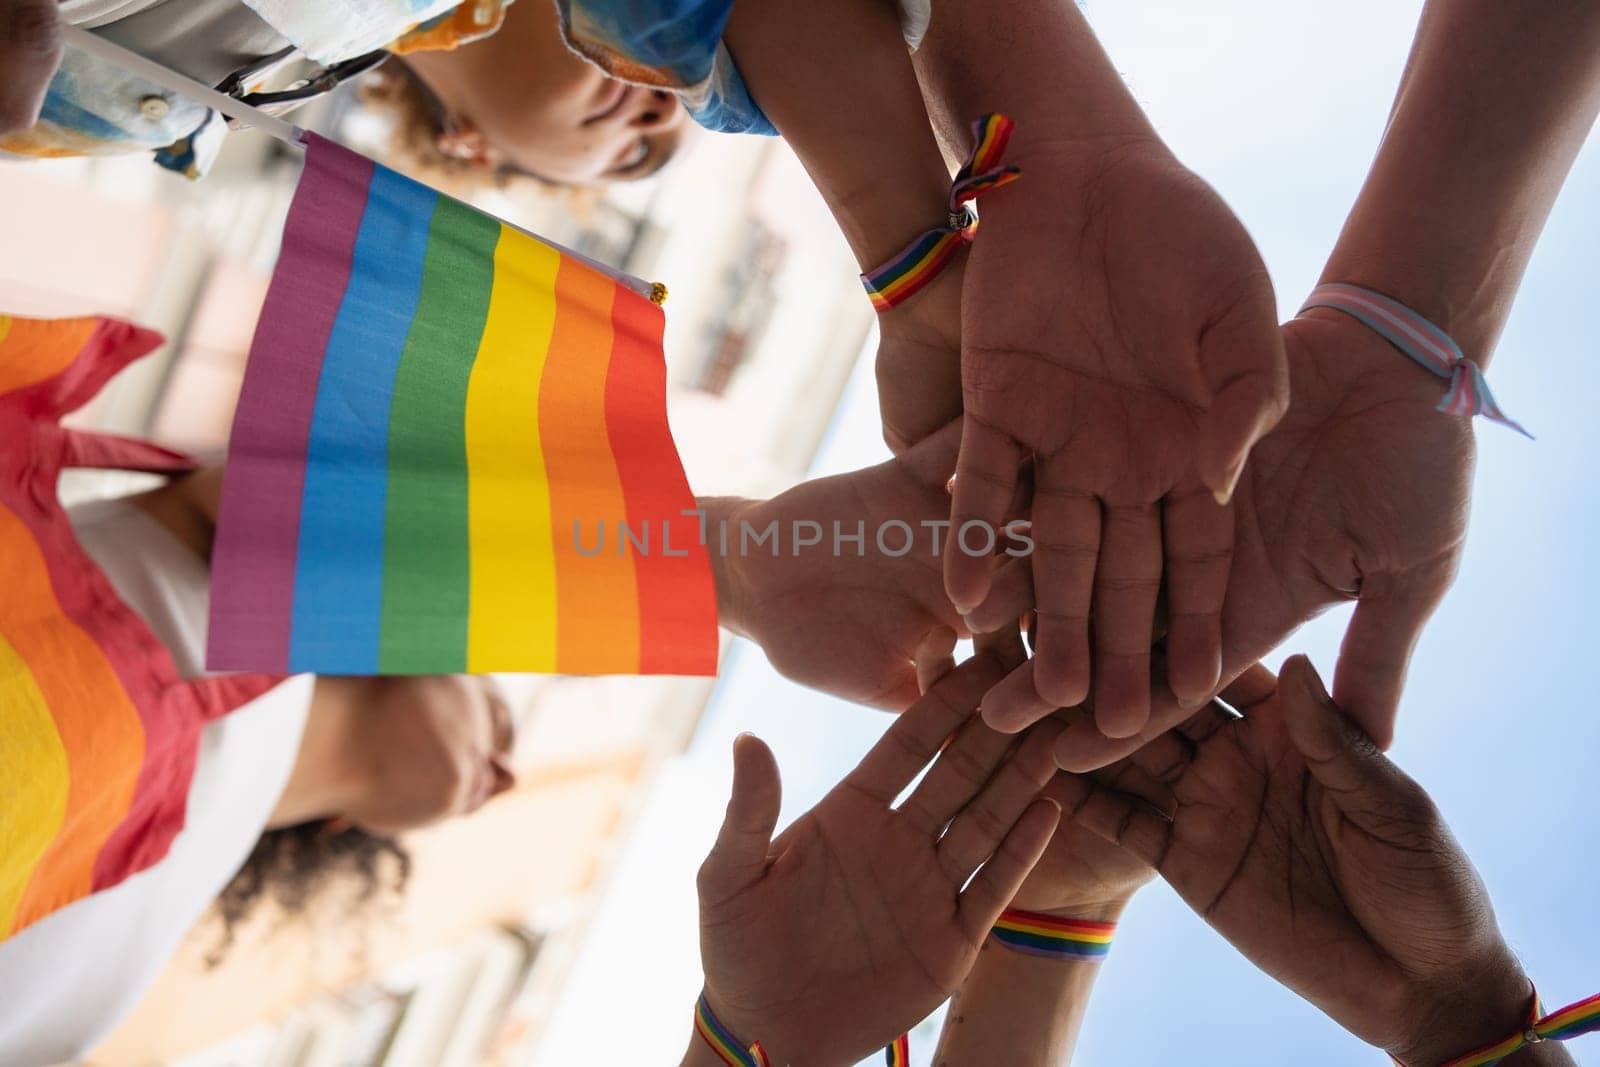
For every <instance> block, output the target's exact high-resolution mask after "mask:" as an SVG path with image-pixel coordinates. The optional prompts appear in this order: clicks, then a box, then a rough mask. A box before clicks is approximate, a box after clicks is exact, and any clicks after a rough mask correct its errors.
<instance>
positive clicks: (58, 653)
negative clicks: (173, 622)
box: [0, 507, 147, 933]
mask: <svg viewBox="0 0 1600 1067" xmlns="http://www.w3.org/2000/svg"><path fill="white" fill-rule="evenodd" d="M0 558H3V559H4V560H5V561H6V595H5V597H4V598H0V634H3V635H4V636H5V638H6V641H7V643H8V645H10V647H11V648H12V649H14V651H15V652H16V654H17V656H18V657H19V658H20V659H21V661H22V662H23V663H26V664H27V665H28V669H29V671H30V673H31V674H32V677H33V678H34V679H35V682H36V684H37V691H38V692H39V694H40V696H41V698H42V699H43V700H44V702H45V705H46V706H47V707H48V708H49V710H50V713H51V716H52V718H53V720H54V732H55V734H56V736H57V743H58V744H59V745H60V747H61V751H62V753H63V755H64V757H65V764H64V766H63V767H62V768H61V769H62V770H63V771H65V772H67V773H68V774H69V775H70V783H69V785H68V789H67V792H66V796H65V807H64V808H63V810H62V814H61V816H60V817H59V818H58V819H57V820H56V822H55V823H53V824H51V825H49V827H48V829H49V832H50V837H51V840H50V842H49V844H48V846H47V847H46V848H45V850H44V851H43V852H42V853H41V854H39V855H38V857H37V858H36V859H35V860H34V861H33V862H31V863H29V864H28V868H29V870H28V871H27V872H24V875H25V876H26V877H27V881H26V882H24V883H22V885H23V886H24V887H25V888H22V889H21V891H20V895H19V896H18V897H17V898H16V903H15V906H14V909H13V911H12V913H11V914H10V915H9V916H5V915H0V918H9V919H10V922H0V933H5V932H7V931H9V930H13V929H19V928H21V927H22V926H25V925H27V924H28V923H29V922H32V921H33V920H34V919H36V918H38V917H40V916H41V915H45V914H48V913H49V912H52V911H54V910H56V909H57V908H59V907H61V906H62V905H63V904H65V903H67V902H68V901H71V900H75V899H77V898H78V897H81V896H84V895H86V894H88V893H89V892H90V891H91V890H92V889H93V888H94V887H95V884H96V881H97V879H96V871H95V866H96V861H97V860H98V858H99V856H100V852H101V850H102V848H103V847H104V846H105V844H106V842H107V840H108V839H109V838H110V837H111V835H112V833H113V832H114V831H115V830H116V828H117V825H118V823H120V822H121V821H122V819H123V818H124V817H125V816H126V815H127V813H128V810H129V807H130V805H131V803H132V801H133V797H134V790H135V785H136V784H137V781H138V775H139V772H140V769H141V767H142V765H143V762H144V755H145V731H146V726H145V723H144V722H143V720H142V719H141V717H140V712H139V709H138V708H136V707H135V706H134V704H133V702H132V701H131V700H130V699H129V695H128V691H127V690H126V689H125V688H124V686H125V684H126V682H127V680H128V678H129V676H132V677H139V676H140V675H141V674H145V673H147V672H140V671H139V670H137V668H136V667H134V666H132V665H126V664H125V665H123V670H121V671H119V670H117V669H116V667H114V666H113V664H112V663H111V661H110V660H109V659H108V656H107V652H106V650H105V649H103V648H102V647H101V646H99V645H97V644H96V642H95V639H94V638H93V637H91V636H90V634H89V633H87V632H86V631H85V630H84V629H83V625H82V623H83V621H84V620H82V619H81V618H74V617H72V616H73V614H76V613H69V611H68V610H66V609H65V608H64V607H63V605H62V604H61V601H60V599H59V597H58V596H57V593H56V589H55V585H56V583H55V582H53V581H52V575H51V570H50V564H49V561H48V560H46V558H45V556H44V553H43V551H42V549H41V546H40V541H39V538H38V536H37V534H36V531H35V530H34V529H33V528H32V527H31V526H30V524H29V523H28V522H27V521H26V520H25V519H24V518H22V517H21V516H19V515H17V514H15V513H13V512H12V511H11V510H10V509H9V508H4V507H0ZM41 618H50V619H53V622H54V625H51V626H49V627H48V628H46V627H41V626H39V625H38V620H39V619H41ZM6 706H7V707H8V708H9V704H8V705H6ZM7 780H9V781H17V780H19V779H7ZM52 792H53V790H52ZM32 814H33V815H34V816H37V814H38V813H37V812H33V813H32ZM28 817H29V813H27V812H14V813H13V812H7V813H5V814H4V817H3V818H0V821H10V820H11V819H13V818H24V819H25V818H28ZM10 836H11V835H10V834H8V833H0V839H3V838H7V837H10ZM5 895H7V891H6V890H5V889H4V888H3V887H0V897H3V896H5Z"/></svg>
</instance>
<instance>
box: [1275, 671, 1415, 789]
mask: <svg viewBox="0 0 1600 1067" xmlns="http://www.w3.org/2000/svg"><path fill="white" fill-rule="evenodd" d="M1278 700H1279V706H1280V708H1281V709H1282V714H1283V722H1284V727H1285V729H1287V730H1288V733H1289V740H1290V742H1292V743H1293V744H1294V747H1295V750H1296V751H1298V752H1299V753H1300V755H1301V756H1302V757H1303V758H1304V759H1305V761H1306V766H1307V767H1308V768H1310V771H1311V776H1312V777H1313V778H1315V779H1316V780H1317V781H1318V782H1319V783H1321V784H1322V787H1323V788H1324V789H1326V790H1327V791H1328V792H1329V794H1331V795H1332V796H1333V797H1334V799H1335V802H1336V803H1337V804H1338V805H1339V807H1340V808H1341V809H1343V810H1344V811H1345V812H1347V813H1348V814H1350V815H1352V816H1359V815H1361V814H1364V813H1369V812H1377V811H1379V810H1381V809H1383V808H1385V807H1386V806H1387V805H1388V803H1389V802H1390V801H1391V800H1393V799H1394V797H1395V786H1396V784H1397V782H1396V776H1397V775H1398V774H1399V771H1398V769H1397V768H1396V767H1395V765H1394V764H1393V763H1390V762H1389V759H1388V757H1387V756H1385V755H1384V754H1383V753H1382V752H1380V751H1379V750H1378V746H1377V745H1375V744H1373V743H1372V739H1371V738H1370V737H1368V736H1367V735H1366V734H1365V733H1363V732H1362V730H1361V727H1359V726H1357V725H1356V724H1355V722H1354V721H1353V720H1352V719H1350V718H1348V717H1347V716H1346V715H1345V714H1344V712H1342V711H1340V710H1339V707H1338V705H1336V704H1335V703H1334V702H1333V698H1332V697H1330V696H1329V695H1328V691H1327V690H1326V689H1324V688H1323V685H1322V679H1321V678H1319V677H1317V670H1316V668H1315V667H1313V666H1312V665H1311V661H1310V660H1309V659H1307V658H1306V657H1305V656H1294V657H1292V658H1290V659H1289V660H1288V662H1286V663H1285V664H1284V665H1283V671H1282V673H1281V674H1280V675H1279V678H1278Z"/></svg>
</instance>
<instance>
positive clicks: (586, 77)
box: [406, 0, 686, 185]
mask: <svg viewBox="0 0 1600 1067" xmlns="http://www.w3.org/2000/svg"><path fill="white" fill-rule="evenodd" d="M406 61H407V62H408V63H409V64H410V65H411V68H412V70H413V71H414V72H415V73H416V75H417V76H418V77H419V78H421V79H422V81H423V82H424V83H426V84H427V86H428V87H429V88H430V89H431V90H432V91H433V93H434V94H435V95H436V96H437V97H438V98H439V100H440V103H441V104H442V105H443V106H444V109H445V111H446V112H447V113H448V114H449V116H450V127H451V128H450V129H447V130H446V131H445V132H444V133H442V134H441V135H440V143H439V147H440V150H441V151H442V152H444V153H445V154H447V155H452V156H455V157H457V158H462V159H468V160H477V161H479V162H481V163H482V164H483V165H484V166H486V167H491V168H497V169H498V168H501V167H511V168H515V169H517V170H521V171H525V172H527V173H529V174H533V175H535V176H537V177H541V178H545V179H548V180H550V181H553V182H559V183H562V184H573V185H583V184H589V183H593V182H598V181H608V180H609V181H626V180H628V179H630V178H641V177H644V176H645V175H647V174H650V173H652V172H653V171H654V170H656V169H657V168H658V167H660V166H661V164H662V163H664V162H665V161H666V159H667V158H668V157H669V156H671V155H672V153H673V151H674V150H675V149H676V148H677V145H678V141H679V139H680V137H681V136H682V128H683V125H684V121H685V117H686V116H685V113H684V110H683V105H682V104H680V103H679V102H678V99H677V97H676V96H674V95H673V94H671V93H667V92H662V91H660V90H652V89H646V88H642V87H640V86H636V85H628V84H626V83H624V82H620V81H617V80H616V79H614V78H610V77H607V76H606V75H605V74H604V73H603V72H601V70H600V69H599V68H598V67H595V66H594V65H593V64H590V63H587V62H585V61H584V60H582V59H580V58H579V57H578V56H576V55H574V54H573V53H572V52H570V51H569V50H568V49H567V47H566V45H565V44H564V43H563V42H562V40H561V30H560V26H559V23H558V22H557V16H556V11H555V5H554V4H552V3H550V2H549V0H523V2H521V3H514V4H512V5H510V7H509V8H507V9H506V19H505V24H504V25H502V26H501V28H500V30H499V32H497V33H495V34H494V35H493V36H491V37H486V38H484V39H483V40H481V41H475V42H473V43H472V44H468V45H465V46H463V47H461V48H458V49H456V50H455V51H453V52H419V53H416V54H414V55H411V56H408V57H407V59H406Z"/></svg>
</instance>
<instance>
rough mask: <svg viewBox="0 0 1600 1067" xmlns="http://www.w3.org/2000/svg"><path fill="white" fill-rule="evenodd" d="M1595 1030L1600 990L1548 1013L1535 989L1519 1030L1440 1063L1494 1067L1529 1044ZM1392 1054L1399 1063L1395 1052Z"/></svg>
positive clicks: (1449, 1066) (1599, 1012)
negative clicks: (1530, 1004)
mask: <svg viewBox="0 0 1600 1067" xmlns="http://www.w3.org/2000/svg"><path fill="white" fill-rule="evenodd" d="M1596 1031H1600V993H1596V994H1595V995H1594V996H1592V997H1587V998H1585V999H1583V1000H1580V1001H1578V1002H1577V1003H1576V1004H1568V1005H1567V1006H1566V1007H1564V1008H1560V1009H1558V1010H1556V1011H1553V1012H1551V1013H1550V1014H1549V1015H1546V1014H1544V1006H1543V1005H1542V1004H1540V1003H1539V991H1538V990H1537V989H1535V990H1534V991H1533V1006H1532V1007H1531V1008H1530V1009H1529V1010H1528V1023H1527V1025H1526V1026H1524V1027H1523V1028H1522V1029H1521V1030H1520V1031H1518V1032H1517V1033H1515V1034H1512V1035H1511V1036H1509V1037H1507V1038H1505V1039H1504V1040H1501V1041H1496V1042H1495V1043H1494V1044H1492V1045H1485V1046H1484V1047H1483V1048H1480V1049H1475V1050H1474V1051H1472V1052H1468V1053H1467V1054H1466V1055H1464V1056H1457V1057H1456V1058H1455V1059H1453V1060H1447V1061H1446V1062H1445V1063H1443V1064H1442V1065H1441V1067H1492V1065H1493V1064H1496V1063H1499V1062H1500V1061H1501V1060H1503V1059H1505V1058H1506V1057H1507V1056H1509V1055H1511V1054H1512V1053H1513V1052H1516V1051H1517V1050H1518V1049H1521V1048H1524V1047H1526V1046H1528V1045H1537V1044H1539V1043H1540V1042H1542V1041H1567V1040H1570V1039H1571V1038H1574V1037H1578V1036H1580V1035H1582V1034H1592V1033H1595V1032H1596ZM1389 1058H1390V1059H1392V1060H1394V1062H1395V1063H1396V1064H1400V1061H1399V1060H1397V1059H1394V1057H1393V1056H1391V1057H1389ZM1400 1067H1404V1065H1400Z"/></svg>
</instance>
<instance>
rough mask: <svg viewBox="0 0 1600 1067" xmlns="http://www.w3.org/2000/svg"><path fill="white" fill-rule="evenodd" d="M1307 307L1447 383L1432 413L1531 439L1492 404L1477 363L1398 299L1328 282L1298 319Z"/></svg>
mask: <svg viewBox="0 0 1600 1067" xmlns="http://www.w3.org/2000/svg"><path fill="white" fill-rule="evenodd" d="M1312 308H1332V309H1334V310H1335V311H1342V312H1344V313H1345V314H1346V315H1349V316H1350V317H1351V318H1354V319H1356V320H1357V321H1359V322H1360V323H1361V324H1362V325H1364V326H1366V327H1367V328H1369V329H1371V330H1372V331H1373V332H1375V333H1377V334H1378V335H1379V336H1381V337H1382V338H1383V339H1384V340H1385V341H1388V342H1389V343H1390V344H1392V345H1394V346H1395V347H1396V348H1398V349H1399V350H1400V351H1401V352H1403V353H1405V355H1407V356H1409V357H1410V358H1411V359H1412V361H1413V362H1415V363H1416V364H1417V365H1418V366H1420V367H1422V368H1423V369H1424V370H1426V371H1428V372H1429V373H1430V374H1434V375H1437V376H1438V377H1440V378H1443V379H1445V380H1446V381H1448V382H1449V383H1450V388H1449V390H1448V391H1447V392H1446V393H1445V395H1444V399H1443V400H1441V401H1439V408H1438V410H1440V411H1442V412H1444V413H1446V414H1448V415H1461V416H1464V417H1466V418H1471V417H1472V416H1474V415H1482V416H1483V417H1484V418H1486V419H1489V420H1491V421H1493V422H1498V423H1499V424H1500V425H1502V426H1508V427H1510V428H1511V429H1513V430H1515V431H1517V432H1518V433H1520V434H1521V435H1522V436H1524V437H1526V438H1528V439H1529V440H1530V441H1531V440H1532V439H1533V434H1531V433H1529V432H1528V431H1527V430H1524V429H1523V428H1522V426H1521V425H1520V424H1519V423H1517V422H1516V421H1514V420H1513V419H1512V418H1511V417H1510V416H1508V415H1507V414H1506V413H1505V412H1504V411H1502V410H1501V409H1500V405H1499V404H1497V403H1495V399H1494V394H1493V393H1491V392H1489V382H1488V380H1487V379H1485V378H1484V376H1483V372H1482V371H1480V370H1479V369H1478V365H1477V364H1476V363H1474V362H1472V360H1470V359H1468V358H1467V357H1466V356H1465V355H1464V354H1463V353H1462V351H1461V346H1460V345H1458V344H1456V343H1455V340H1454V339H1453V338H1451V336H1450V335H1449V334H1447V333H1445V332H1444V331H1443V330H1441V329H1440V328H1439V327H1437V326H1435V325H1434V324H1433V323H1431V322H1429V321H1428V320H1427V319H1425V318H1423V317H1422V316H1421V315H1419V314H1417V313H1416V312H1415V311H1412V310H1411V309H1410V308H1408V307H1406V306H1405V305H1404V304H1402V303H1400V301H1398V300H1395V299H1392V298H1390V297H1387V296H1384V295H1383V294H1382V293H1375V292H1373V291H1372V290H1371V289H1363V288H1362V287H1361V286H1359V285H1347V284H1345V283H1343V282H1333V283H1330V284H1328V285H1319V286H1317V287H1316V289H1314V290H1312V292H1311V295H1310V296H1309V297H1307V298H1306V303H1305V306H1304V307H1302V308H1301V309H1300V314H1302V315H1304V314H1305V313H1306V312H1307V311H1310V310H1311V309H1312Z"/></svg>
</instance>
